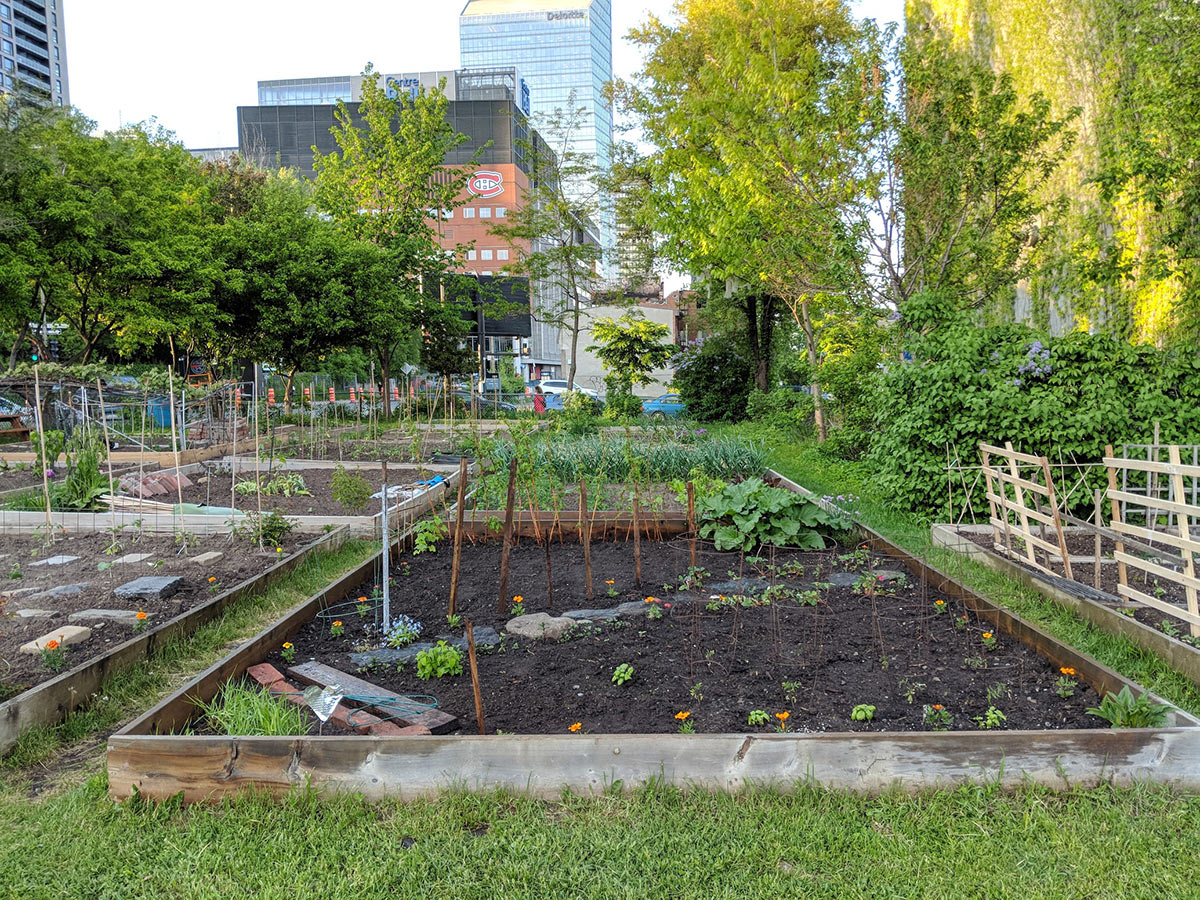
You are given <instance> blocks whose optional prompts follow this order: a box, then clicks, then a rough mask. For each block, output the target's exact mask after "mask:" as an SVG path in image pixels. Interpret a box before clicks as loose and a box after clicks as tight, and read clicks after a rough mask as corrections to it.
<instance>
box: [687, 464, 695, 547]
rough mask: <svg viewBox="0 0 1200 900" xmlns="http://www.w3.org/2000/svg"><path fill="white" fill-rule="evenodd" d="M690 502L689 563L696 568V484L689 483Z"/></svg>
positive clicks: (688, 495)
mask: <svg viewBox="0 0 1200 900" xmlns="http://www.w3.org/2000/svg"><path fill="white" fill-rule="evenodd" d="M687 503H688V565H689V566H691V567H692V568H693V569H694V568H696V485H695V484H694V483H693V482H691V481H689V482H688V483H687Z"/></svg>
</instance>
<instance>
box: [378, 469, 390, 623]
mask: <svg viewBox="0 0 1200 900" xmlns="http://www.w3.org/2000/svg"><path fill="white" fill-rule="evenodd" d="M379 463H380V465H381V466H382V467H383V507H382V510H381V512H380V520H379V525H380V527H381V528H382V529H383V547H382V550H381V551H380V552H381V553H382V557H381V563H382V567H383V572H382V573H381V574H380V582H381V583H382V584H383V627H384V628H387V627H388V626H390V625H391V624H392V595H391V581H392V579H391V577H390V576H391V561H390V560H389V559H388V555H389V554H388V551H389V550H390V549H391V547H390V545H391V536H392V530H391V528H390V527H389V526H388V471H387V459H386V458H385V459H381V460H380V461H379Z"/></svg>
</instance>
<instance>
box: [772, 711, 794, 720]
mask: <svg viewBox="0 0 1200 900" xmlns="http://www.w3.org/2000/svg"><path fill="white" fill-rule="evenodd" d="M790 715H791V713H790V712H788V711H787V710H784V711H783V712H777V713H775V718H777V719H778V720H779V721H780V722H786V721H787V720H788V717H789V716H790Z"/></svg>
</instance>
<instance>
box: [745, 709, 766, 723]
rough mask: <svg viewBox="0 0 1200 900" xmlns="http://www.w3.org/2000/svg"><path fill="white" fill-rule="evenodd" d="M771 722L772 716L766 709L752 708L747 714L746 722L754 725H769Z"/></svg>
mask: <svg viewBox="0 0 1200 900" xmlns="http://www.w3.org/2000/svg"><path fill="white" fill-rule="evenodd" d="M770 722H771V716H770V715H769V714H768V713H767V711H766V710H765V709H752V710H750V714H749V715H748V716H746V724H747V725H754V726H762V725H768V724H770Z"/></svg>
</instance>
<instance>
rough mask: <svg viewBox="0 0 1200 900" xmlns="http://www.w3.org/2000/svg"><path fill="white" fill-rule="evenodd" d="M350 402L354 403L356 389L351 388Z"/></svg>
mask: <svg viewBox="0 0 1200 900" xmlns="http://www.w3.org/2000/svg"><path fill="white" fill-rule="evenodd" d="M350 402H351V403H353V402H354V388H353V387H351V388H350Z"/></svg>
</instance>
